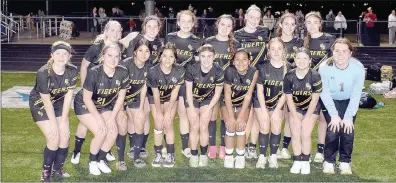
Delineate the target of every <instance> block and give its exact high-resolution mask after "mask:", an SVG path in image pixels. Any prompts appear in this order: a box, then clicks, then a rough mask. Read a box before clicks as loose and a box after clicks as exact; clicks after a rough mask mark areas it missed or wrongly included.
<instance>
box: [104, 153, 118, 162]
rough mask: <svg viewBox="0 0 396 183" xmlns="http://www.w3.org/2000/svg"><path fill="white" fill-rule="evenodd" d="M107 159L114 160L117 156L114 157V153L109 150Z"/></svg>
mask: <svg viewBox="0 0 396 183" xmlns="http://www.w3.org/2000/svg"><path fill="white" fill-rule="evenodd" d="M106 159H107V161H114V160H116V158H115V157H114V155H113V153H111V152H109V153H107V154H106Z"/></svg>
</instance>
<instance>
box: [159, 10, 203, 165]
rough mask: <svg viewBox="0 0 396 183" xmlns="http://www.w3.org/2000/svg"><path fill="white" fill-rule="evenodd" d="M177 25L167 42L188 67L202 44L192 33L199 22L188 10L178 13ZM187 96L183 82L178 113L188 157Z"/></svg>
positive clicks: (184, 65) (183, 64)
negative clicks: (175, 30)
mask: <svg viewBox="0 0 396 183" xmlns="http://www.w3.org/2000/svg"><path fill="white" fill-rule="evenodd" d="M176 18H177V25H178V26H179V27H180V30H179V31H177V32H172V33H169V34H168V35H167V36H166V37H165V43H172V44H174V45H175V46H176V49H177V50H176V51H177V63H178V64H180V65H181V66H183V67H184V68H186V67H187V64H189V63H194V62H195V60H198V58H195V57H196V56H195V55H196V52H197V50H198V48H199V46H200V45H201V41H200V39H199V38H198V37H197V36H195V35H193V34H192V29H193V27H194V25H195V23H196V22H197V18H196V17H195V15H194V14H193V13H192V12H191V11H188V10H184V11H181V12H179V13H178V14H177V16H176ZM185 96H186V86H185V85H184V84H183V85H182V86H181V88H180V92H179V101H178V109H177V113H178V115H179V122H180V135H181V139H182V154H183V155H184V156H186V157H187V158H189V157H191V149H190V148H189V147H188V141H189V139H188V138H189V130H190V129H189V128H190V127H189V122H188V117H187V110H186V106H184V101H185V98H186V97H185Z"/></svg>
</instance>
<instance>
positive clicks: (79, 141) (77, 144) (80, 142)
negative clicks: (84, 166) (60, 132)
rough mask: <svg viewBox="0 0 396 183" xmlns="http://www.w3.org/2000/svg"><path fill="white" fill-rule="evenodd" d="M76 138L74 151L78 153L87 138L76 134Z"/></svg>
mask: <svg viewBox="0 0 396 183" xmlns="http://www.w3.org/2000/svg"><path fill="white" fill-rule="evenodd" d="M74 139H75V140H74V153H76V154H77V153H79V152H81V147H82V145H83V143H84V141H85V138H80V137H77V136H75V138H74Z"/></svg>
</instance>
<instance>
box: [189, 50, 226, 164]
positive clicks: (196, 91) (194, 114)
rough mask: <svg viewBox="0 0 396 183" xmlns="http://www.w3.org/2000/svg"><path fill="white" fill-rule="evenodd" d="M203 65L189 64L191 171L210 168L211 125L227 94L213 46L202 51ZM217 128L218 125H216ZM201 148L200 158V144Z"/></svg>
mask: <svg viewBox="0 0 396 183" xmlns="http://www.w3.org/2000/svg"><path fill="white" fill-rule="evenodd" d="M198 54H199V60H200V61H199V62H196V63H194V64H189V65H188V66H187V70H186V77H185V80H186V102H185V105H186V107H187V112H188V113H187V115H188V117H189V121H190V123H191V129H190V146H191V154H192V156H191V158H190V166H191V167H198V166H200V167H204V166H208V157H207V156H206V152H207V150H208V143H209V131H208V125H209V121H210V118H211V117H212V115H213V112H217V110H215V106H216V104H217V102H218V101H219V99H220V96H221V92H222V90H223V80H224V73H223V69H222V68H221V67H220V66H219V65H218V64H216V63H213V61H214V59H215V49H214V47H213V46H212V45H203V46H201V47H200V48H199V49H198ZM215 125H216V124H215ZM198 141H199V143H200V145H201V155H200V156H199V157H198V150H197V144H198Z"/></svg>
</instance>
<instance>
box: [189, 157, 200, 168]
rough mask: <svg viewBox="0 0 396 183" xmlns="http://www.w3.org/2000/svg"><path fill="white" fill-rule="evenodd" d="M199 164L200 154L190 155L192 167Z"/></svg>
mask: <svg viewBox="0 0 396 183" xmlns="http://www.w3.org/2000/svg"><path fill="white" fill-rule="evenodd" d="M198 165H199V158H198V156H191V157H190V167H193V168H196V167H198Z"/></svg>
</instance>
